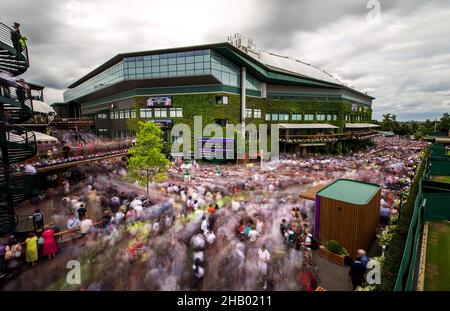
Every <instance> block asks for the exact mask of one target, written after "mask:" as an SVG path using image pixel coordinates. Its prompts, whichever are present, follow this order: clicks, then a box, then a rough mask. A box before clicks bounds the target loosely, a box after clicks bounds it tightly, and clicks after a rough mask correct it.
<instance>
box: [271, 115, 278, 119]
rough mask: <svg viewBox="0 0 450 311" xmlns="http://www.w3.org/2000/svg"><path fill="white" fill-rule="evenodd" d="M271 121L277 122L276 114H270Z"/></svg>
mask: <svg viewBox="0 0 450 311" xmlns="http://www.w3.org/2000/svg"><path fill="white" fill-rule="evenodd" d="M271 119H272V121H278V114H277V113H272V116H271Z"/></svg>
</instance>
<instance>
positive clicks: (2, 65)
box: [0, 23, 38, 234]
mask: <svg viewBox="0 0 450 311" xmlns="http://www.w3.org/2000/svg"><path fill="white" fill-rule="evenodd" d="M28 67H29V60H28V49H27V46H26V44H25V40H23V39H22V37H21V35H20V34H19V33H18V32H16V31H15V30H13V29H12V28H10V27H8V26H7V25H5V24H3V23H0V150H1V153H0V234H4V233H9V232H14V231H31V230H30V228H31V227H32V224H33V222H32V219H30V218H29V217H25V218H24V219H21V218H20V217H18V216H17V215H16V213H15V209H14V206H15V205H17V204H19V203H21V202H23V201H25V200H27V199H29V198H30V197H32V196H33V195H35V194H37V193H38V185H37V178H36V176H34V175H22V176H16V175H15V174H14V173H13V172H12V171H11V164H14V163H18V162H21V161H24V160H26V159H29V158H30V157H33V156H34V155H35V154H36V139H35V135H34V134H33V132H31V131H29V130H27V129H25V128H22V127H20V126H17V125H16V124H20V123H23V122H25V121H27V120H28V119H30V117H31V116H32V111H33V107H32V100H31V94H30V91H29V88H28V87H27V84H26V83H25V82H24V81H23V80H17V78H16V77H17V76H18V75H21V74H23V73H24V72H25V71H26V70H27V69H28Z"/></svg>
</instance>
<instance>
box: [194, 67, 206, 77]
mask: <svg viewBox="0 0 450 311" xmlns="http://www.w3.org/2000/svg"><path fill="white" fill-rule="evenodd" d="M194 72H195V75H196V76H197V75H202V74H204V72H203V70H202V69H198V70H195V71H194Z"/></svg>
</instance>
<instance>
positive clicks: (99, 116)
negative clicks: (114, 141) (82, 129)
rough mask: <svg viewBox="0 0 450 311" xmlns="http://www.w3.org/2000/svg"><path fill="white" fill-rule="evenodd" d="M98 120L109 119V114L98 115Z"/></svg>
mask: <svg viewBox="0 0 450 311" xmlns="http://www.w3.org/2000/svg"><path fill="white" fill-rule="evenodd" d="M97 119H108V114H107V113H104V112H103V113H97Z"/></svg>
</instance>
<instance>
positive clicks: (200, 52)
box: [194, 50, 203, 56]
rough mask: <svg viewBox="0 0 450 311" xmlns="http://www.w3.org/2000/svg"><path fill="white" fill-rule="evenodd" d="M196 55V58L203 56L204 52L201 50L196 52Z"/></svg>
mask: <svg viewBox="0 0 450 311" xmlns="http://www.w3.org/2000/svg"><path fill="white" fill-rule="evenodd" d="M194 55H195V56H197V55H203V51H202V50H200V51H194Z"/></svg>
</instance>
